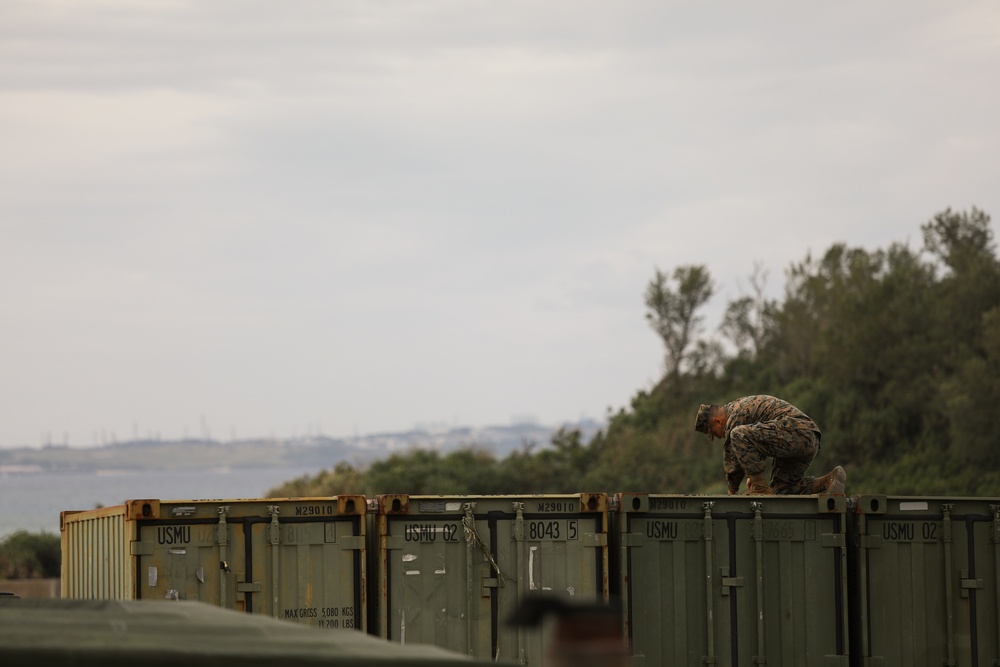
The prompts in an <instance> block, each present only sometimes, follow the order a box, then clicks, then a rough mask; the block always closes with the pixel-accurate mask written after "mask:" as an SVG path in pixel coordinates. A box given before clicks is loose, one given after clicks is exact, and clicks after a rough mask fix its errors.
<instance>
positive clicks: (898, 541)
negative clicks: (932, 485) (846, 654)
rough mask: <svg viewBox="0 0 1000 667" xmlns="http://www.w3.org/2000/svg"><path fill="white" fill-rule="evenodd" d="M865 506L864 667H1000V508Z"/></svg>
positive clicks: (934, 502)
mask: <svg viewBox="0 0 1000 667" xmlns="http://www.w3.org/2000/svg"><path fill="white" fill-rule="evenodd" d="M858 502H859V511H860V512H861V513H862V514H861V518H860V520H859V524H858V525H859V528H858V532H859V534H858V537H857V540H858V547H859V553H858V559H859V561H858V563H857V567H856V569H857V570H858V571H859V572H860V575H861V576H860V582H859V587H860V590H859V591H858V595H857V599H858V601H859V602H858V605H859V607H860V608H859V609H857V610H856V615H859V616H860V618H863V619H865V620H864V621H863V622H862V623H860V624H859V625H858V628H857V632H858V634H859V635H860V641H859V642H858V643H859V644H860V651H859V652H860V664H861V665H879V666H882V665H884V666H885V667H892V666H895V665H899V666H903V665H932V664H933V665H941V664H943V665H973V666H979V665H994V664H1000V648H998V644H997V641H998V639H997V638H998V637H1000V624H998V618H1000V614H998V608H997V601H998V597H1000V594H998V588H997V587H998V576H997V567H998V557H997V550H998V544H1000V517H998V509H997V508H998V507H1000V505H997V504H993V505H991V504H989V502H988V501H986V500H985V499H959V498H956V499H948V498H905V497H896V498H892V497H889V498H887V497H885V496H861V497H860V498H859V501H858Z"/></svg>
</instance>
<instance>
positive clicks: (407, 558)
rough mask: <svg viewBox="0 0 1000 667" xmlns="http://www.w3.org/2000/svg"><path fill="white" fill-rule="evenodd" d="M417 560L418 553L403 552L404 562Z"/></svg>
mask: <svg viewBox="0 0 1000 667" xmlns="http://www.w3.org/2000/svg"><path fill="white" fill-rule="evenodd" d="M415 560H417V554H403V562H404V563H409V562H411V561H415Z"/></svg>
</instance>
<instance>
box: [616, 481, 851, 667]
mask: <svg viewBox="0 0 1000 667" xmlns="http://www.w3.org/2000/svg"><path fill="white" fill-rule="evenodd" d="M614 504H615V507H614V508H613V509H615V510H616V511H615V512H613V517H614V521H615V528H614V536H615V547H616V552H617V554H618V570H619V579H618V581H617V589H616V593H618V594H620V595H621V597H622V602H623V606H624V608H625V615H624V623H625V633H626V635H627V636H628V637H629V639H630V642H631V646H632V652H633V655H634V663H635V664H636V665H667V664H669V665H703V664H728V665H737V664H739V665H754V664H762V663H766V664H769V665H810V666H812V665H847V664H848V628H847V620H848V619H847V561H846V499H845V498H844V497H843V496H766V497H747V496H672V495H647V494H628V493H627V494H619V495H618V496H617V497H616V499H615V503H614Z"/></svg>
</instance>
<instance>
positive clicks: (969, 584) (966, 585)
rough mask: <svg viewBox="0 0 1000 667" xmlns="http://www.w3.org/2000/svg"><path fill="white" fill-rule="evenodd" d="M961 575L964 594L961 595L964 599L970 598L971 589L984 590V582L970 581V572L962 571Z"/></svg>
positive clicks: (978, 580) (979, 580)
mask: <svg viewBox="0 0 1000 667" xmlns="http://www.w3.org/2000/svg"><path fill="white" fill-rule="evenodd" d="M959 574H960V576H961V577H962V593H961V595H962V597H963V598H967V597H969V590H970V589H974V588H983V580H982V579H970V578H969V571H968V570H961V571H960V572H959Z"/></svg>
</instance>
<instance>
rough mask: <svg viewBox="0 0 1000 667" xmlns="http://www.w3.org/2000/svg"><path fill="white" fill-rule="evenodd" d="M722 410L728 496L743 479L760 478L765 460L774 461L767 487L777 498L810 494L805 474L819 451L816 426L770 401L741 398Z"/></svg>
mask: <svg viewBox="0 0 1000 667" xmlns="http://www.w3.org/2000/svg"><path fill="white" fill-rule="evenodd" d="M725 409H726V415H727V418H726V442H725V444H724V445H723V458H722V468H723V470H724V471H725V473H726V480H727V481H728V482H729V491H730V492H731V493H736V492H738V491H739V488H740V484H742V483H743V480H744V478H746V477H748V476H749V475H754V474H757V473H763V472H764V468H765V464H766V460H767V457H769V456H770V457H773V458H774V467H773V469H772V471H771V482H770V484H771V488H772V489H773V490H774V492H775V493H779V494H807V493H812V491H811V490H810V488H811V487H812V482H813V479H814V478H813V477H806V476H805V472H806V469H807V468H808V467H809V464H810V463H812V461H813V459H814V458H816V454H817V452H819V442H820V435H821V434H820V430H819V427H818V426H816V422H814V421H813V420H812V419H810V418H809V416H808V415H806V414H805V413H804V412H802V411H801V410H799V409H798V408H796V407H795V406H794V405H792V404H791V403H789V402H787V401H783V400H781V399H780V398H775V397H774V396H764V395H760V396H745V397H743V398H738V399H736V400H735V401H733V402H731V403H727V404H726V406H725Z"/></svg>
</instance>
